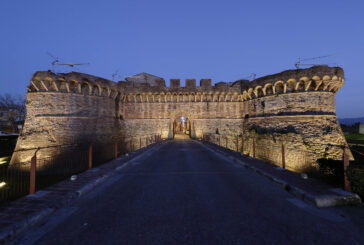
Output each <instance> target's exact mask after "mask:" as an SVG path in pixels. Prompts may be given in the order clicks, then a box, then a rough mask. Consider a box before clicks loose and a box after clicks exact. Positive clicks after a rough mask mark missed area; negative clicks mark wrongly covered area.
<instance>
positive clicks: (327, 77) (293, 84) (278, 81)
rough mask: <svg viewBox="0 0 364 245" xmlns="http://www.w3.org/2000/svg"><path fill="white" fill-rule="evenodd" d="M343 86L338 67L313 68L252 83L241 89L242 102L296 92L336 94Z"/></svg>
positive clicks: (291, 71) (342, 76)
mask: <svg viewBox="0 0 364 245" xmlns="http://www.w3.org/2000/svg"><path fill="white" fill-rule="evenodd" d="M343 85H344V72H343V70H342V69H341V68H340V67H327V66H315V67H312V68H308V69H301V70H288V71H284V72H281V73H278V74H275V75H269V76H265V77H261V78H258V79H256V80H254V81H252V82H251V83H250V84H249V85H248V86H246V87H245V88H243V90H242V94H243V100H244V101H245V100H250V99H255V98H259V97H263V96H270V95H278V94H287V93H298V92H332V93H336V92H338V91H339V90H340V89H341V88H342V86H343Z"/></svg>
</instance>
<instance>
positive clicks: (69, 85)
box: [12, 66, 353, 172]
mask: <svg viewBox="0 0 364 245" xmlns="http://www.w3.org/2000/svg"><path fill="white" fill-rule="evenodd" d="M343 85H344V72H343V70H342V69H341V68H340V67H328V66H314V67H311V68H308V69H298V70H287V71H283V72H281V73H277V74H274V75H269V76H265V77H261V78H258V79H255V80H253V81H247V80H239V81H236V82H234V83H224V82H220V83H216V84H215V85H212V82H211V79H201V80H200V84H199V86H197V85H196V80H195V79H186V86H185V87H181V86H180V80H179V79H171V80H170V87H166V85H165V81H164V80H163V79H162V78H159V77H156V76H153V75H149V74H146V73H141V74H138V75H135V76H132V77H128V78H126V81H120V82H113V81H109V80H106V79H103V78H99V77H95V76H91V75H87V74H82V73H76V72H71V73H68V74H54V73H52V72H49V71H48V72H36V73H35V74H34V75H33V77H32V79H31V81H30V85H29V86H28V93H27V102H26V107H27V117H26V121H25V124H24V128H23V131H22V133H21V135H20V137H19V139H18V142H17V145H16V150H19V149H27V148H34V147H45V146H52V145H61V144H68V143H74V142H75V141H79V142H82V141H87V140H92V141H96V142H99V143H111V142H112V141H115V140H123V139H125V140H127V139H130V138H135V139H138V138H139V137H145V136H148V135H150V136H152V135H162V138H164V139H166V138H173V137H174V133H175V124H174V123H175V122H176V120H178V119H179V118H180V117H184V118H187V119H188V121H189V122H188V123H189V128H188V134H189V135H190V137H191V138H202V137H204V138H207V139H209V140H212V141H214V140H215V139H216V137H222V138H223V140H224V142H225V140H226V138H227V140H226V142H227V146H228V147H229V148H231V149H234V150H236V141H237V139H238V141H239V142H240V143H239V144H240V145H239V147H238V148H239V150H240V151H243V152H244V153H245V154H250V155H252V146H253V144H254V145H255V156H256V157H257V158H259V159H263V160H266V161H269V162H271V163H274V164H276V165H279V166H280V165H281V145H282V143H284V144H285V146H286V150H285V152H286V168H288V169H290V170H293V171H297V172H300V171H305V170H306V169H307V168H311V167H317V166H318V165H317V160H318V159H321V158H326V159H334V160H341V159H342V157H343V149H344V147H347V143H346V141H345V138H344V136H343V133H342V131H341V128H340V126H339V124H338V121H337V118H336V112H335V94H336V93H337V92H338V91H339V90H340V88H341V87H342V86H343ZM253 141H254V142H253ZM135 144H137V140H135ZM224 145H225V143H224ZM49 149H50V150H47V151H40V152H39V157H40V158H41V157H45V156H49V155H52V154H54V152H53V151H52V150H51V149H52V148H49ZM32 154H33V152H31V153H30V152H26V151H25V152H17V153H14V155H13V157H12V162H24V161H29V160H30V157H31V156H32ZM349 154H350V158H351V159H352V158H353V157H352V155H351V153H350V152H349Z"/></svg>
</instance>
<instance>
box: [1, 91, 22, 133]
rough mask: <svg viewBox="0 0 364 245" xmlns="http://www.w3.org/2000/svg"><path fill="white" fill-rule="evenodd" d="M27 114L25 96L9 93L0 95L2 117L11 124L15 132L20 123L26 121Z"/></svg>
mask: <svg viewBox="0 0 364 245" xmlns="http://www.w3.org/2000/svg"><path fill="white" fill-rule="evenodd" d="M25 116H26V108H25V97H24V96H21V95H11V94H8V93H6V94H4V95H0V119H1V120H2V121H3V122H8V123H9V124H10V125H11V127H12V129H13V132H18V125H19V123H22V122H24V120H25Z"/></svg>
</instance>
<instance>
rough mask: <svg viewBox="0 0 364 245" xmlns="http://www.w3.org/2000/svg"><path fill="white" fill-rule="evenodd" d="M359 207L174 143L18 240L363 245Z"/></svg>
mask: <svg viewBox="0 0 364 245" xmlns="http://www.w3.org/2000/svg"><path fill="white" fill-rule="evenodd" d="M363 209H364V208H363V207H345V208H323V209H318V208H315V207H313V206H311V205H308V204H306V203H304V202H302V201H300V200H298V199H296V198H294V197H293V196H291V195H290V194H289V193H287V192H286V191H284V190H283V189H282V188H281V187H279V186H278V185H276V184H274V183H272V182H270V181H269V180H267V179H266V178H264V177H262V176H260V175H258V174H256V173H254V172H252V171H251V170H249V169H246V168H244V167H242V166H241V165H238V164H236V163H233V162H231V161H229V160H228V159H226V158H224V157H221V156H219V155H217V154H216V153H214V152H212V151H209V150H208V149H207V148H205V147H204V146H202V145H201V144H200V143H198V142H194V141H190V140H175V141H172V142H169V143H166V144H164V145H163V146H162V148H161V149H160V151H157V152H155V153H153V154H152V155H151V156H149V157H148V159H145V160H141V161H139V162H136V163H134V164H133V165H131V166H128V167H126V168H124V170H123V172H122V173H120V174H118V175H117V176H115V177H113V178H111V179H110V180H109V181H107V182H105V183H104V184H102V185H101V186H99V187H97V188H96V189H95V190H93V191H92V192H90V193H89V194H86V195H85V196H84V197H82V198H81V199H79V200H77V201H75V202H74V203H72V204H71V205H69V206H67V207H65V208H63V209H61V210H59V211H58V212H57V213H56V214H55V215H54V216H53V217H52V218H50V220H49V221H48V222H47V223H45V224H44V225H42V226H39V227H36V228H35V229H33V230H32V231H30V232H28V233H27V235H26V236H25V238H24V239H23V240H21V241H18V244H37V245H42V244H102V245H106V244H143V245H144V244H158V245H161V244H340V245H342V244H364V225H363V223H364V212H363Z"/></svg>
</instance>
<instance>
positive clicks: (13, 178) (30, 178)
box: [0, 135, 161, 204]
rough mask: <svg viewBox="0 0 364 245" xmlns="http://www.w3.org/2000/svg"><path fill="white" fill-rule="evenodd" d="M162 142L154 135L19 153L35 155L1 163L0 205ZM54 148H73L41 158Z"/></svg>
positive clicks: (43, 148) (158, 136)
mask: <svg viewBox="0 0 364 245" xmlns="http://www.w3.org/2000/svg"><path fill="white" fill-rule="evenodd" d="M160 140H161V136H160V135H151V136H146V137H138V138H137V137H132V138H127V139H125V140H123V141H115V142H110V143H107V144H96V143H78V144H68V145H57V146H50V147H42V148H31V149H21V150H17V151H30V150H32V151H35V152H34V155H33V156H32V158H31V160H30V161H28V162H18V163H11V164H9V162H6V163H4V162H2V164H0V204H1V203H4V202H6V201H11V200H14V199H16V198H19V197H21V196H24V195H27V194H34V193H35V192H36V191H37V190H39V189H43V188H46V187H47V186H50V185H52V184H55V183H57V182H59V181H61V180H64V179H67V178H69V177H70V176H72V175H73V174H78V173H81V172H83V171H86V170H87V169H91V168H94V167H97V166H100V165H102V164H104V163H106V162H108V161H110V160H113V159H116V158H117V157H118V156H120V155H123V154H125V153H128V152H132V151H136V150H139V149H141V148H143V147H146V146H148V145H150V144H153V143H155V142H158V141H160ZM137 143H138V144H137ZM54 147H69V149H68V150H67V151H64V153H62V154H58V155H54V156H51V157H45V158H38V157H37V153H38V151H39V150H47V149H49V148H54ZM14 152H15V151H14Z"/></svg>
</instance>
